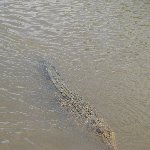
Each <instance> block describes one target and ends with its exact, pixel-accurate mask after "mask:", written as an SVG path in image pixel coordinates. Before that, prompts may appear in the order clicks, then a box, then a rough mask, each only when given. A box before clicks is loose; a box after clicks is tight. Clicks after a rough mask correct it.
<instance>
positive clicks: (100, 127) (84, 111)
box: [42, 63, 117, 150]
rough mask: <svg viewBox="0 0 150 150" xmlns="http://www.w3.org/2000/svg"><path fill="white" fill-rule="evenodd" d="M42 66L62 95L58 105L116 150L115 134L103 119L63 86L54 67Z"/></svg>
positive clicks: (111, 149) (44, 64) (112, 149)
mask: <svg viewBox="0 0 150 150" xmlns="http://www.w3.org/2000/svg"><path fill="white" fill-rule="evenodd" d="M42 66H43V71H44V74H45V75H46V77H47V78H48V79H50V80H51V81H52V82H53V84H54V86H55V87H56V89H57V90H58V91H59V92H60V93H61V95H62V97H61V98H59V103H60V105H61V106H62V107H63V108H65V109H66V110H67V111H68V112H69V113H71V114H72V115H73V116H74V117H75V118H76V120H77V122H78V124H80V125H84V126H85V127H86V129H87V130H88V131H90V132H91V133H94V134H95V135H96V136H99V137H100V139H101V140H103V141H104V142H105V143H106V144H107V145H108V148H109V149H110V150H117V145H116V139H115V133H114V132H113V131H112V130H111V129H110V127H109V126H108V125H107V123H106V122H105V121H104V120H103V118H101V117H99V115H98V113H97V112H96V110H95V109H94V108H93V107H91V105H90V104H89V103H87V102H86V101H84V100H83V99H82V97H80V96H79V95H77V94H76V93H74V92H72V91H71V90H70V89H69V88H68V87H67V86H66V85H65V83H64V82H63V80H62V79H61V77H60V74H59V73H58V72H57V70H56V69H55V67H54V66H52V65H50V64H46V63H43V64H42Z"/></svg>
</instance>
